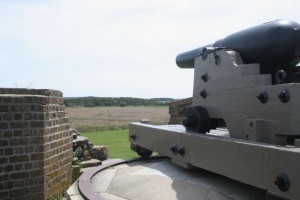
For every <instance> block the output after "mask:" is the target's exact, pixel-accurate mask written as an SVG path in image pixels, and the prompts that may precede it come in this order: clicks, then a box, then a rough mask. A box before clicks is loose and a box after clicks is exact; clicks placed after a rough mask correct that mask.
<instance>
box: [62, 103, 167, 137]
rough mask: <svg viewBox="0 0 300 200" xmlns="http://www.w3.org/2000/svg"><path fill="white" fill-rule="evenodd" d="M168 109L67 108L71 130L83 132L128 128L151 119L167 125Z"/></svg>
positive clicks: (155, 122)
mask: <svg viewBox="0 0 300 200" xmlns="http://www.w3.org/2000/svg"><path fill="white" fill-rule="evenodd" d="M168 112H169V110H168V107H167V106H165V107H131V106H128V107H67V108H66V114H67V117H68V118H69V120H70V124H71V128H76V129H77V130H79V131H81V132H86V131H98V130H117V129H126V128H128V123H129V122H137V121H140V119H149V120H150V122H151V123H152V124H167V123H168V121H169V117H170V115H169V113H168Z"/></svg>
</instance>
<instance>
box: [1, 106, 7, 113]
mask: <svg viewBox="0 0 300 200" xmlns="http://www.w3.org/2000/svg"><path fill="white" fill-rule="evenodd" d="M0 112H8V106H7V105H0Z"/></svg>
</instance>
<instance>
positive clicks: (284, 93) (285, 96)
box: [278, 90, 290, 103]
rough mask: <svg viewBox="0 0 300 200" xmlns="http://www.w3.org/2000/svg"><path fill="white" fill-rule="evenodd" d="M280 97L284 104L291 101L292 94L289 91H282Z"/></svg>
mask: <svg viewBox="0 0 300 200" xmlns="http://www.w3.org/2000/svg"><path fill="white" fill-rule="evenodd" d="M278 97H279V99H280V100H281V101H282V102H283V103H287V102H288V101H289V100H290V93H289V91H288V90H282V91H281V92H279V93H278Z"/></svg>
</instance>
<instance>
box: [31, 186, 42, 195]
mask: <svg viewBox="0 0 300 200" xmlns="http://www.w3.org/2000/svg"><path fill="white" fill-rule="evenodd" d="M43 190H44V186H43V185H37V186H33V187H31V188H30V193H39V192H41V191H43Z"/></svg>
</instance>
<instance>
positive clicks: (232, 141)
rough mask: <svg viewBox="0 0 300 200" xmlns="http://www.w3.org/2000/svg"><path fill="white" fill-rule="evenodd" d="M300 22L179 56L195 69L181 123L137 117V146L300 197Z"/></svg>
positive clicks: (133, 134) (132, 128) (133, 132)
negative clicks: (155, 122) (159, 122)
mask: <svg viewBox="0 0 300 200" xmlns="http://www.w3.org/2000/svg"><path fill="white" fill-rule="evenodd" d="M299 62H300V25H299V24H298V23H296V22H292V21H286V20H277V21H272V22H268V23H264V24H262V25H258V26H255V27H253V28H249V29H245V30H243V31H240V32H237V33H234V34H231V35H229V36H227V37H225V38H224V39H220V40H217V41H216V42H214V43H212V44H208V45H205V46H203V47H200V48H197V49H194V50H191V51H188V52H184V53H181V54H179V55H178V56H177V57H176V63H177V65H178V66H179V67H180V68H193V69H194V87H193V98H192V105H191V106H189V107H187V108H186V110H185V113H184V118H183V120H182V125H161V126H154V125H150V124H143V123H130V125H129V141H130V143H131V149H132V150H134V151H136V152H137V153H138V154H139V155H140V156H141V157H143V158H147V157H149V156H150V155H151V154H152V152H153V151H156V152H158V153H159V154H162V155H165V156H168V157H170V158H171V159H172V162H173V163H175V164H178V165H180V166H182V167H184V168H187V169H190V168H194V167H199V168H203V169H205V170H208V171H211V172H214V173H217V174H220V175H223V176H226V177H229V178H231V179H234V180H237V181H240V182H243V183H246V184H249V185H252V186H254V187H257V188H259V189H262V190H264V191H266V199H299V197H300V191H299V190H298V189H297V188H299V186H300V174H299V173H298V169H299V168H300V103H299V102H300V65H299Z"/></svg>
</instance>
